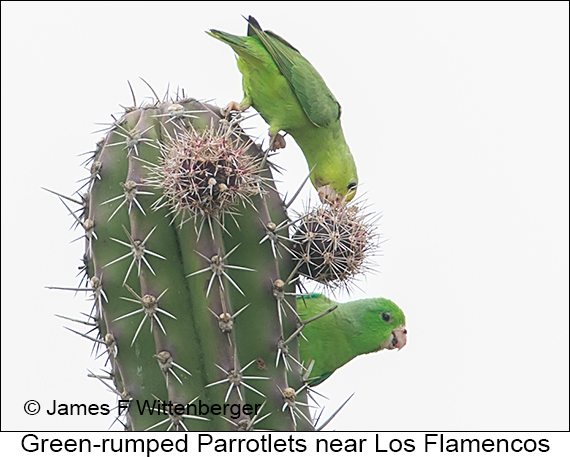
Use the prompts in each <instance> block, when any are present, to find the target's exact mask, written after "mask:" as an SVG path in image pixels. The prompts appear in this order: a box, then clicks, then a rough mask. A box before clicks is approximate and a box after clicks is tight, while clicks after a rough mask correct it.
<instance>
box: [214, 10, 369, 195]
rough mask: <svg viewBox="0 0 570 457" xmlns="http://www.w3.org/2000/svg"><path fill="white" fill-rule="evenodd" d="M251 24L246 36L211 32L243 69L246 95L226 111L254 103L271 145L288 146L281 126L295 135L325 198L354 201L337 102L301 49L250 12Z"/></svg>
mask: <svg viewBox="0 0 570 457" xmlns="http://www.w3.org/2000/svg"><path fill="white" fill-rule="evenodd" d="M248 24H249V25H248V28H247V36H235V35H230V34H229V33H225V32H220V31H218V30H210V31H208V32H207V33H208V34H210V35H211V36H213V37H214V38H217V39H218V40H220V41H222V42H224V43H226V44H228V45H229V46H231V47H232V49H233V50H234V51H235V53H236V54H237V63H238V68H239V70H240V71H241V73H242V75H243V91H244V97H243V100H242V101H241V102H240V103H239V104H238V103H236V102H232V103H230V104H229V105H228V106H227V108H226V110H225V112H229V111H230V110H237V111H244V110H246V109H247V108H249V107H250V106H252V107H253V108H255V109H256V110H257V111H258V112H259V114H261V116H262V117H263V119H264V120H265V122H267V123H268V124H269V136H270V139H271V145H270V147H271V149H273V150H275V149H279V148H282V147H284V146H285V140H284V139H283V137H282V136H281V135H280V134H279V131H285V132H287V133H288V134H290V135H291V136H292V137H293V138H294V139H295V141H296V142H297V144H298V145H299V147H300V148H301V150H302V151H303V154H304V155H305V158H306V160H307V164H308V166H309V169H311V170H313V171H312V173H311V181H312V183H313V186H314V187H315V189H317V191H318V193H319V198H320V199H321V201H322V202H329V203H330V202H337V201H342V200H344V201H350V200H351V199H352V198H353V197H354V195H355V194H356V188H357V186H358V175H357V173H356V165H355V163H354V158H353V157H352V154H351V153H350V150H349V148H348V145H347V144H346V141H345V139H344V134H343V131H342V128H341V125H340V112H341V109H340V105H339V103H338V102H337V100H336V98H335V97H334V96H333V94H332V93H331V91H330V90H329V88H328V87H327V85H326V84H325V82H324V80H323V78H322V77H321V75H319V73H317V70H315V68H314V67H313V66H312V65H311V64H310V63H309V62H308V61H307V60H306V59H305V58H304V57H303V56H302V55H301V54H300V53H299V51H298V50H297V49H295V48H294V47H293V46H291V45H290V44H289V43H288V42H287V41H285V40H284V39H283V38H281V37H279V36H278V35H276V34H274V33H273V32H270V31H269V30H262V29H261V27H260V25H259V23H258V22H257V21H256V20H255V19H254V18H253V17H251V16H249V19H248Z"/></svg>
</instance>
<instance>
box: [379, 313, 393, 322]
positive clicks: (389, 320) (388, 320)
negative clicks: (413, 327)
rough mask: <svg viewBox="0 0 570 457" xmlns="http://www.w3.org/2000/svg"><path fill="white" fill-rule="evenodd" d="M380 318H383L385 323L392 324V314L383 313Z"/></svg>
mask: <svg viewBox="0 0 570 457" xmlns="http://www.w3.org/2000/svg"><path fill="white" fill-rule="evenodd" d="M380 316H381V317H382V320H383V321H384V322H388V323H390V322H392V316H391V315H390V313H382V314H381V315H380Z"/></svg>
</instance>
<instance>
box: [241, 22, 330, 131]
mask: <svg viewBox="0 0 570 457" xmlns="http://www.w3.org/2000/svg"><path fill="white" fill-rule="evenodd" d="M248 22H249V26H248V29H247V34H248V35H249V36H256V37H257V38H259V40H260V41H261V43H262V44H263V46H264V47H265V49H266V50H267V52H268V53H269V55H270V56H271V57H272V58H273V60H274V61H275V64H276V65H277V68H278V69H279V71H280V72H281V74H282V75H283V76H284V77H285V79H286V80H287V82H288V83H289V86H290V87H291V90H292V91H293V93H294V94H295V95H296V97H297V99H298V100H299V103H300V104H301V107H302V108H303V111H305V114H306V115H307V117H308V118H309V119H310V121H311V122H312V123H313V124H315V125H316V126H317V127H324V126H326V125H328V124H330V123H331V122H334V121H336V120H338V119H339V118H340V105H339V103H338V102H337V100H336V98H335V97H334V95H333V94H332V93H331V91H330V90H329V88H328V87H327V85H326V84H325V81H324V80H323V78H322V77H321V75H319V73H318V72H317V70H315V68H314V67H313V66H312V65H311V64H310V63H309V62H308V61H307V59H305V58H304V57H303V56H302V55H301V54H300V53H299V51H297V49H295V48H294V47H293V46H291V45H290V44H289V43H287V41H285V40H284V39H283V38H281V37H280V36H278V35H276V34H274V33H273V32H270V31H264V30H262V29H261V27H260V26H259V23H258V22H257V21H256V20H255V19H254V18H253V17H252V16H249V19H248Z"/></svg>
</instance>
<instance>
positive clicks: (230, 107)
mask: <svg viewBox="0 0 570 457" xmlns="http://www.w3.org/2000/svg"><path fill="white" fill-rule="evenodd" d="M248 108H249V106H246V105H242V104H241V103H238V102H229V103H228V104H227V105H226V107H225V108H222V109H221V110H220V114H221V115H222V116H224V117H228V116H229V115H230V113H231V112H232V111H237V112H238V113H242V112H243V111H245V110H246V109H248Z"/></svg>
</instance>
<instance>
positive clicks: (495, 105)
mask: <svg viewBox="0 0 570 457" xmlns="http://www.w3.org/2000/svg"><path fill="white" fill-rule="evenodd" d="M322 5H324V3H312V2H308V3H303V4H302V5H301V4H289V3H271V2H260V3H249V2H231V3H223V2H213V3H208V2H181V3H169V2H136V3H122V2H113V3H75V2H73V3H72V2H65V3H53V2H40V3H25V2H2V179H1V185H2V307H1V310H2V311H1V312H2V332H1V337H2V429H3V430H27V429H34V430H54V429H61V430H85V429H89V430H106V429H107V428H108V427H109V425H110V423H111V419H109V417H105V416H103V417H101V416H95V417H79V418H78V417H50V416H47V415H45V414H39V415H38V416H27V415H26V414H25V413H24V411H23V405H24V403H25V402H26V401H27V400H30V399H35V400H38V401H39V402H40V404H41V405H42V406H43V407H44V408H46V407H48V405H51V403H52V401H53V400H54V399H55V400H57V401H58V402H62V403H98V404H99V403H108V404H111V405H114V404H115V403H116V400H115V398H114V396H113V395H112V394H111V393H109V392H107V391H106V389H105V388H104V386H102V385H101V384H100V383H99V382H98V381H96V380H93V379H88V378H87V373H88V371H87V370H88V369H90V370H93V371H96V370H97V369H99V368H100V367H101V359H100V360H93V359H92V358H90V349H91V344H90V343H89V342H87V341H84V340H82V339H80V338H79V337H77V336H75V335H73V334H72V333H70V332H68V331H67V330H65V329H64V328H63V325H64V323H63V322H62V321H61V320H60V319H58V318H56V317H54V314H64V315H74V316H79V313H80V312H82V311H83V312H87V311H88V310H89V309H90V306H91V305H90V303H87V302H85V301H84V299H83V297H82V296H81V295H78V296H77V297H75V298H74V296H73V293H72V292H69V293H66V292H58V291H50V290H47V289H45V288H44V286H46V285H59V286H74V285H76V283H77V280H76V278H75V275H76V273H77V267H78V266H79V259H80V257H81V256H82V249H83V244H82V243H81V242H77V243H72V244H70V241H71V240H73V239H74V238H76V237H78V236H79V235H80V233H78V232H77V233H74V232H71V231H69V227H70V225H71V223H72V221H71V219H70V217H68V216H67V215H66V210H65V208H64V207H63V206H62V205H61V203H60V202H59V201H58V199H57V198H55V197H54V196H53V195H50V194H48V193H47V192H45V191H42V190H41V189H40V187H41V186H42V187H47V188H50V189H55V190H57V191H60V192H63V193H68V194H70V193H72V192H73V191H74V190H75V189H76V188H77V187H78V185H77V183H76V181H77V180H79V179H81V178H83V177H85V176H86V173H87V172H86V171H85V170H84V169H82V168H81V167H80V163H81V162H82V160H83V158H82V157H78V154H79V153H82V152H86V151H89V150H92V149H93V146H94V144H95V142H96V141H97V140H98V139H99V138H100V136H101V134H100V133H99V134H94V133H92V132H94V131H95V130H98V129H99V128H101V126H99V125H96V123H105V122H110V121H111V114H117V113H120V112H121V107H120V105H123V106H128V105H130V104H131V95H130V92H129V88H128V86H127V80H130V81H131V82H132V84H133V87H134V89H135V91H136V93H137V95H138V99H139V100H143V99H144V97H146V96H150V95H151V94H150V92H149V90H148V88H147V87H146V86H145V85H144V83H142V81H140V79H139V77H143V78H144V79H145V80H147V81H148V82H149V83H151V84H152V85H153V87H154V88H155V89H156V91H157V92H159V93H161V94H162V93H164V92H165V91H166V89H167V86H168V84H169V83H170V87H171V88H176V87H180V88H184V89H185V91H186V93H187V94H189V95H191V96H194V97H196V98H199V99H213V100H214V102H215V103H217V104H218V105H222V106H223V105H225V104H226V103H227V102H229V101H230V100H240V99H241V96H242V90H241V75H240V73H239V71H238V69H237V66H236V63H235V59H234V57H233V54H232V51H231V50H230V49H229V48H228V47H227V46H225V45H223V44H222V43H220V42H218V41H216V40H214V39H213V38H211V37H209V36H208V35H206V34H205V33H204V31H205V30H206V29H209V28H216V29H220V30H224V31H228V32H231V33H234V34H245V30H246V22H245V21H244V20H243V18H242V17H241V16H242V15H246V16H247V15H248V14H252V15H253V16H255V17H256V18H257V19H258V20H259V22H260V23H261V25H262V27H264V28H267V29H271V30H273V31H275V32H276V33H278V34H279V35H281V36H283V37H285V38H286V39H287V40H288V41H289V42H291V43H292V44H293V45H294V46H295V47H297V48H298V49H299V50H300V51H301V52H302V53H303V55H304V56H305V57H307V58H308V60H309V61H310V62H311V63H312V64H313V65H314V66H315V67H316V68H317V70H318V71H319V72H320V73H321V74H322V75H323V77H324V79H325V80H326V82H327V84H328V86H329V88H330V89H331V91H332V92H333V93H334V94H335V96H336V98H337V99H338V100H339V102H340V103H341V105H342V108H343V111H342V113H343V115H342V124H343V127H344V132H345V136H346V138H347V141H348V143H349V145H350V147H351V150H352V152H353V154H354V156H355V160H356V163H357V166H358V170H359V175H360V183H361V186H360V189H359V192H360V193H362V194H366V198H367V200H368V204H369V205H370V208H371V210H373V211H374V212H377V213H381V214H382V218H381V219H380V220H379V222H378V225H379V228H378V231H379V232H380V233H381V234H382V239H383V240H384V243H383V244H382V256H377V257H376V258H375V259H374V262H375V268H376V270H377V271H376V272H371V273H369V274H368V275H367V276H366V277H365V278H362V280H360V281H359V282H358V285H359V287H360V289H361V290H358V289H357V290H355V292H354V293H353V295H352V296H351V297H347V296H346V295H343V296H342V297H341V299H342V300H348V299H353V298H361V297H374V296H382V297H387V298H390V299H391V300H393V301H395V302H396V303H398V304H399V305H400V307H401V308H402V309H403V310H404V312H405V314H406V316H407V322H408V335H409V339H408V345H407V346H406V347H405V348H404V349H403V350H402V351H400V352H396V351H391V352H388V351H384V352H381V353H378V354H373V355H367V356H362V357H360V358H358V359H356V360H354V361H353V362H352V363H349V364H348V365H346V366H345V367H343V368H342V369H341V370H339V371H338V372H337V373H335V374H334V375H333V376H332V377H331V378H330V379H329V380H328V381H326V382H325V383H323V384H322V385H321V386H319V388H318V390H319V392H321V393H323V394H324V395H326V396H327V397H329V398H330V401H328V402H326V403H325V404H326V410H325V416H326V415H327V413H326V411H328V412H332V411H334V409H335V408H336V407H337V406H338V405H339V404H340V403H342V402H343V401H344V400H345V399H346V398H347V397H348V396H349V395H350V394H352V393H353V392H355V396H354V397H353V399H352V400H351V401H350V402H349V403H348V405H347V406H346V407H345V409H344V410H343V411H342V412H341V413H340V414H339V415H338V416H337V417H336V418H335V419H334V421H333V422H332V423H331V424H330V426H329V429H338V430H426V429H427V430H564V429H566V430H567V429H568V427H569V423H568V385H569V381H568V359H569V353H568V273H569V272H568V157H569V152H568V124H569V120H568V84H569V81H568V3H567V2H554V3H548V2H540V3H536V2H528V3H527V2H525V3H518V2H506V3H496V2H490V3H489V2H487V3H477V2H468V3H467V2H466V3H462V2H461V3H450V2H438V3H431V2H422V3H401V2H383V3H359V2H350V3H348V2H340V3H334V2H327V3H326V8H325V7H324V6H322ZM251 125H254V126H255V127H256V130H255V131H254V132H255V134H256V135H261V136H262V137H264V135H265V131H266V128H267V127H266V126H265V125H264V124H263V121H262V120H261V119H259V117H257V119H256V120H253V121H252V123H251ZM276 161H277V163H278V164H281V165H282V166H284V167H285V168H286V170H287V171H286V172H285V173H284V174H283V176H281V178H280V179H281V180H282V183H281V184H280V187H279V189H280V190H281V191H282V192H291V191H292V190H294V189H295V188H296V186H297V185H298V184H299V182H300V181H301V180H302V179H303V178H304V176H305V175H306V173H307V172H308V170H307V165H306V163H305V161H304V158H303V156H302V154H301V152H300V150H299V149H298V147H297V146H296V145H295V144H294V142H293V141H292V140H290V141H289V142H288V145H287V148H286V149H285V150H283V151H281V152H280V154H279V156H278V158H277V160H276ZM309 198H311V199H312V200H313V201H314V200H315V199H316V193H315V191H314V190H313V189H312V188H306V190H305V192H304V193H303V195H302V197H301V200H300V202H307V201H308V199H309Z"/></svg>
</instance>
